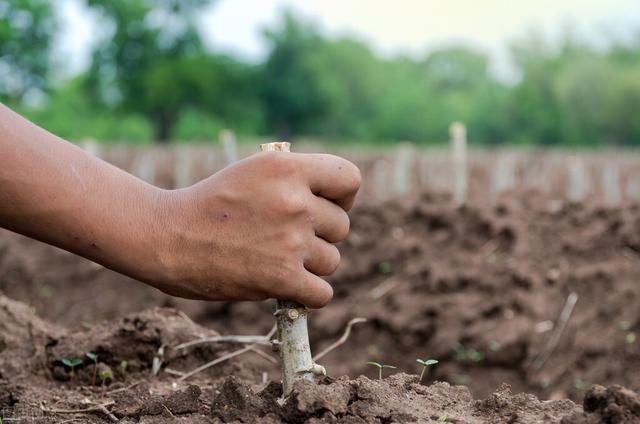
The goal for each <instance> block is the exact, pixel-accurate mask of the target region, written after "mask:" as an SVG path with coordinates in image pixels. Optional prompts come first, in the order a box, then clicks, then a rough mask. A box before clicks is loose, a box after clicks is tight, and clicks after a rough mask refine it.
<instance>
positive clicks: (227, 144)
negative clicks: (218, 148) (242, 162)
mask: <svg viewBox="0 0 640 424" xmlns="http://www.w3.org/2000/svg"><path fill="white" fill-rule="evenodd" d="M218 139H219V140H220V144H221V145H222V154H223V155H224V165H225V166H228V165H231V164H232V163H234V162H237V161H238V145H237V143H236V135H235V134H234V133H233V131H231V130H222V131H220V136H219V137H218Z"/></svg>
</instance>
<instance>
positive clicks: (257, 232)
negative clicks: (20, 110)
mask: <svg viewBox="0 0 640 424" xmlns="http://www.w3.org/2000/svg"><path fill="white" fill-rule="evenodd" d="M0 160H1V161H2V163H1V164H0V226H2V227H4V228H8V229H10V230H12V231H15V232H18V233H21V234H24V235H27V236H30V237H32V238H35V239H38V240H41V241H44V242H47V243H50V244H53V245H55V246H59V247H61V248H63V249H66V250H69V251H71V252H74V253H76V254H78V255H81V256H84V257H86V258H89V259H91V260H93V261H95V262H98V263H101V264H103V265H104V266H106V267H108V268H111V269H114V270H116V271H118V272H121V273H123V274H126V275H129V276H131V277H133V278H136V279H138V280H141V281H144V282H146V283H148V284H151V285H153V286H155V287H157V288H159V289H161V290H163V291H165V292H167V293H170V294H173V295H176V296H181V297H189V298H195V299H208V300H223V299H236V300H260V299H266V298H269V297H278V298H289V299H293V300H298V301H300V302H302V303H305V304H306V305H308V306H310V307H320V306H323V305H324V304H326V303H327V302H328V301H329V300H330V298H331V295H332V291H331V287H330V286H329V285H328V284H327V283H325V282H324V281H323V280H322V279H320V278H319V276H323V275H329V274H331V273H332V272H333V271H335V269H336V267H337V265H338V262H339V254H338V252H337V249H336V248H335V246H333V244H332V243H335V242H338V241H340V240H342V239H343V238H344V237H345V236H346V234H347V232H348V227H349V220H348V217H347V215H346V211H347V210H349V208H350V207H351V205H352V204H353V200H354V196H355V194H356V192H357V190H358V187H359V184H360V175H359V172H358V170H357V168H355V166H353V165H352V164H351V163H350V162H348V161H345V160H344V159H340V158H338V157H335V156H330V155H302V154H286V155H282V154H277V153H276V154H273V153H272V154H269V153H266V154H258V155H255V156H253V157H251V158H248V159H245V160H243V161H240V162H238V163H237V164H236V165H234V166H231V167H228V168H225V169H224V170H223V171H221V172H219V173H217V174H215V175H213V176H212V177H210V178H208V179H207V180H204V181H202V182H200V183H198V184H196V185H194V186H192V187H189V188H186V189H182V190H162V189H159V188H157V187H155V186H152V185H150V184H147V183H145V182H143V181H141V180H139V179H137V178H135V177H134V176H132V175H130V174H128V173H126V172H124V171H122V170H120V169H118V168H116V167H114V166H112V165H110V164H108V163H106V162H104V161H102V160H100V159H98V158H95V157H93V156H92V155H90V154H88V153H86V152H85V151H83V150H82V149H80V148H78V147H76V146H74V145H72V144H70V143H68V142H66V141H64V140H61V139H60V138H58V137H55V136H54V135H52V134H50V133H48V132H46V131H44V130H42V129H41V128H39V127H37V126H35V125H34V124H32V123H30V122H29V121H27V120H25V119H24V118H22V117H20V116H19V115H17V114H15V113H14V112H12V111H11V110H9V109H8V108H6V107H4V106H3V105H1V104H0Z"/></svg>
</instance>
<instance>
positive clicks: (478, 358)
mask: <svg viewBox="0 0 640 424" xmlns="http://www.w3.org/2000/svg"><path fill="white" fill-rule="evenodd" d="M453 351H454V352H455V354H456V356H455V357H456V361H459V362H465V361H471V362H475V363H478V362H482V361H483V360H484V357H485V354H484V353H483V352H480V351H479V350H475V349H466V348H465V347H464V346H463V345H462V344H461V343H456V344H455V345H453Z"/></svg>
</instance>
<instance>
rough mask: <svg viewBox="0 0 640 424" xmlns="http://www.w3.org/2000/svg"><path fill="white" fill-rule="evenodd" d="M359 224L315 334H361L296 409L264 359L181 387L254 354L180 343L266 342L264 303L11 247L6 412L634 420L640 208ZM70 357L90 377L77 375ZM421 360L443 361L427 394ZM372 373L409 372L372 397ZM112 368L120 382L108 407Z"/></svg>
mask: <svg viewBox="0 0 640 424" xmlns="http://www.w3.org/2000/svg"><path fill="white" fill-rule="evenodd" d="M352 218H353V220H352V232H351V235H350V236H349V239H348V240H347V241H346V242H345V243H343V244H342V245H341V246H340V249H341V252H342V254H343V264H342V265H341V268H340V269H339V271H338V272H337V274H336V275H335V276H333V277H332V278H331V282H332V284H333V285H334V288H335V299H334V301H333V302H332V303H331V304H330V305H329V306H328V307H326V308H324V309H322V310H320V311H314V312H313V313H312V315H311V318H310V326H311V328H310V334H311V336H312V346H313V348H314V351H316V352H319V351H320V350H321V349H322V348H324V347H326V346H328V345H329V344H331V343H332V342H334V341H335V340H336V339H338V338H339V337H340V336H341V334H342V333H343V331H344V329H345V326H346V324H347V322H349V320H351V319H352V318H354V317H365V318H367V322H366V323H361V324H357V325H355V326H354V327H353V329H352V332H351V336H350V337H349V339H348V340H347V342H346V343H345V344H344V345H342V346H340V347H339V348H337V349H336V350H334V351H332V352H331V353H329V354H328V355H327V356H325V357H324V358H323V359H322V360H321V361H320V362H321V363H322V364H323V365H325V366H326V367H327V368H328V370H329V374H330V376H331V377H329V378H326V379H325V380H323V381H322V382H321V384H320V385H317V386H313V385H301V386H300V387H298V388H297V391H296V392H295V394H294V395H293V396H291V397H290V398H289V400H288V402H287V403H286V404H284V406H280V405H279V403H278V402H277V398H278V397H279V395H280V393H279V388H278V384H276V383H274V382H275V381H277V380H278V378H279V370H278V367H277V365H275V364H274V363H273V358H274V356H273V353H271V352H269V351H268V350H266V349H263V350H261V351H260V352H261V353H260V354H256V353H255V352H251V353H246V354H244V355H242V356H239V357H236V358H233V359H231V360H229V361H225V362H223V363H221V364H218V365H217V366H215V367H213V368H211V369H209V370H207V371H204V372H202V373H200V374H197V375H195V376H194V377H192V378H190V379H186V380H184V381H177V380H178V376H179V375H180V373H181V372H187V371H190V370H192V369H194V368H196V367H198V366H200V365H202V364H204V363H206V362H208V361H211V360H214V359H216V358H218V357H220V356H222V355H224V354H226V353H230V352H233V351H236V350H237V349H239V348H241V346H239V345H233V344H231V345H230V344H213V345H212V344H208V345H199V346H197V347H194V348H189V349H184V350H179V351H178V350H175V349H173V347H174V346H176V345H177V344H179V343H181V342H184V341H189V340H193V339H197V338H200V337H203V336H207V335H213V334H217V333H218V332H219V333H224V334H246V335H255V334H265V333H267V332H268V330H269V328H270V327H271V326H272V323H273V320H272V319H270V318H269V316H270V308H271V306H270V303H268V302H265V303H260V304H255V303H225V302H220V303H204V302H195V301H186V300H180V299H174V298H171V297H169V296H166V295H164V294H162V293H160V292H158V291H156V290H154V289H151V288H148V287H146V286H144V285H142V284H140V283H137V282H135V281H133V280H130V279H128V278H126V277H123V276H120V275H118V274H116V273H113V272H111V271H109V270H106V269H104V268H102V267H100V266H98V265H95V264H92V263H91V262H89V261H86V260H83V259H81V258H78V257H76V256H74V255H71V254H69V253H67V252H63V251H60V250H58V249H55V248H52V247H50V246H46V245H43V244H40V243H37V242H34V241H32V240H29V239H26V238H23V237H20V236H17V235H15V234H12V233H9V232H2V233H1V234H0V291H1V292H2V293H4V294H5V295H6V297H4V296H3V297H0V410H2V411H3V414H4V417H5V418H6V417H8V416H9V415H8V413H11V414H14V415H15V416H22V417H31V418H30V419H31V420H32V421H24V420H23V421H22V422H73V421H68V420H72V419H75V418H77V421H76V422H109V420H110V419H109V417H108V416H107V415H106V414H105V413H104V411H97V412H93V411H92V412H89V413H85V414H70V413H65V412H46V411H50V410H58V411H59V410H78V409H87V408H96V406H95V404H96V403H104V404H107V406H105V408H106V409H107V410H108V411H110V412H111V414H113V416H114V417H115V418H116V419H119V420H120V421H121V422H144V423H154V422H163V423H164V422H190V423H191V422H193V423H197V422H233V421H236V422H238V421H245V422H254V421H256V420H258V419H259V420H260V421H261V422H310V423H311V422H354V423H356V422H357V423H360V422H384V423H389V422H430V421H433V422H435V421H437V420H438V418H440V417H443V416H446V417H447V418H446V419H447V421H446V422H460V423H476V422H478V423H480V422H482V423H484V422H487V423H494V422H505V423H506V422H513V423H516V422H518V423H529V422H531V423H533V422H562V423H565V424H567V423H596V422H611V423H632V422H640V397H639V396H638V394H637V393H636V392H637V391H638V390H640V378H638V370H640V340H638V337H636V336H640V308H638V302H639V301H640V286H639V285H638V284H637V276H638V275H640V261H639V260H638V259H639V258H638V255H640V208H638V207H636V206H628V207H624V208H604V207H599V206H597V205H595V204H579V203H566V202H558V201H557V200H549V199H547V198H543V197H541V196H538V195H536V194H535V193H533V192H520V193H509V194H507V195H505V196H504V197H503V198H502V199H501V200H500V201H499V202H498V203H497V205H495V206H488V205H483V204H474V205H467V206H463V207H460V208H455V207H453V206H452V205H451V203H450V201H449V199H447V198H446V197H445V196H439V195H434V194H424V195H421V196H419V197H413V198H407V199H403V200H396V201H390V202H387V203H385V204H383V205H380V204H377V205H366V204H365V205H361V206H360V207H358V208H357V209H356V210H354V211H353V213H352ZM572 293H575V296H576V297H577V301H576V303H575V307H574V308H573V309H572V310H571V313H570V314H569V316H568V319H567V320H566V327H565V328H564V331H562V332H559V331H558V329H559V328H562V322H561V320H560V319H559V317H560V315H561V311H562V310H563V309H564V308H565V305H566V303H567V299H568V298H569V296H570V294H572ZM9 298H11V299H16V300H18V301H21V302H24V303H21V302H16V301H13V300H10V299H9ZM123 317H124V318H123ZM261 317H264V319H261ZM554 339H556V340H557V343H552V344H550V341H553V340H554ZM547 346H551V349H547ZM260 349H262V348H260ZM545 349H547V350H546V351H545ZM87 352H94V353H97V354H98V358H99V365H98V367H95V364H93V362H91V360H90V359H88V358H87V357H86V356H85V355H86V353H87ZM545 352H546V353H545ZM269 355H271V356H269ZM65 358H67V359H73V358H83V364H82V365H80V366H78V367H76V369H75V370H74V372H73V373H72V372H71V369H70V368H69V367H68V366H65V365H64V364H63V363H62V360H63V359H65ZM416 358H436V359H438V360H439V363H438V364H437V365H436V366H434V367H432V369H431V370H429V372H428V373H427V377H426V378H425V379H424V381H423V382H422V384H419V383H418V382H417V377H416V375H417V373H419V371H420V368H419V366H418V364H417V363H416ZM540 358H541V359H544V360H541V359H540ZM545 358H546V359H545ZM368 360H377V361H378V362H384V363H387V364H393V365H394V366H396V367H397V369H395V370H392V371H394V372H395V371H401V372H400V373H398V374H395V375H390V376H386V375H385V378H384V379H383V380H382V381H378V380H377V370H376V369H374V368H373V367H371V366H367V365H366V362H367V361H368ZM122 361H126V362H127V364H128V365H127V371H126V375H125V374H123V373H122V372H121V371H120V369H121V368H120V364H121V363H122ZM154 362H155V363H156V367H158V366H159V372H158V373H157V375H153V372H152V371H153V369H154ZM96 369H97V373H98V378H97V380H98V381H96V382H95V385H92V383H93V375H94V373H95V372H96ZM103 371H107V372H108V373H109V374H110V375H111V376H112V377H111V378H110V379H108V380H107V382H106V385H105V387H104V391H105V392H106V393H105V395H104V396H103V394H102V391H103V387H102V381H101V379H100V378H99V376H100V375H101V374H102V372H103ZM385 371H386V370H385ZM403 372H404V373H406V374H403ZM360 374H364V375H365V376H359V375H360ZM337 376H342V377H337ZM366 376H368V377H366ZM436 381H437V382H436ZM503 383H506V384H508V385H509V387H510V388H509V387H507V386H506V385H504V384H503ZM521 392H527V393H530V394H523V393H521ZM536 396H537V397H536ZM538 398H540V399H543V400H538ZM87 400H89V403H88V402H87ZM574 401H576V402H582V403H583V407H581V406H578V405H576V404H575V403H574ZM111 402H113V403H111Z"/></svg>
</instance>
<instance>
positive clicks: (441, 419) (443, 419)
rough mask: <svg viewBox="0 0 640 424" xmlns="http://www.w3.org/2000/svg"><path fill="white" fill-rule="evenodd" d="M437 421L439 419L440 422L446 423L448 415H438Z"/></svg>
mask: <svg viewBox="0 0 640 424" xmlns="http://www.w3.org/2000/svg"><path fill="white" fill-rule="evenodd" d="M437 421H438V422H439V423H446V422H447V416H446V415H440V416H439V417H438V420H437Z"/></svg>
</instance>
